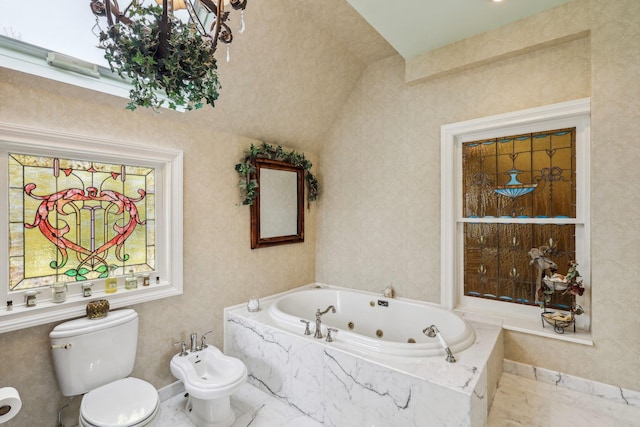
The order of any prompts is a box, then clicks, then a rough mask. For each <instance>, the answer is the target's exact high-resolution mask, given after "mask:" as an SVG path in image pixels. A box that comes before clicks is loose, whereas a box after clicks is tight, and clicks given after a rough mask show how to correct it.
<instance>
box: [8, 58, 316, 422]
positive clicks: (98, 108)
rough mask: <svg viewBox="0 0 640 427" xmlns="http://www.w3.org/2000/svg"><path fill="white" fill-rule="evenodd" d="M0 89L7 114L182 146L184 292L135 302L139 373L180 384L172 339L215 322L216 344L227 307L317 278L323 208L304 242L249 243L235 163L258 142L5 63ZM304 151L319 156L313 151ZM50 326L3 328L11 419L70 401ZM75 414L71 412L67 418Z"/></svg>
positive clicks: (45, 415) (39, 414)
mask: <svg viewBox="0 0 640 427" xmlns="http://www.w3.org/2000/svg"><path fill="white" fill-rule="evenodd" d="M0 93H1V94H2V95H1V97H2V101H1V103H0V118H1V120H2V121H3V122H7V123H13V124H19V125H26V126H31V127H40V128H45V129H51V130H57V131H64V132H73V133H75V134H80V135H90V136H95V137H104V138H107V139H111V140H119V141H129V142H132V143H138V144H146V145H154V146H163V147H173V148H179V149H182V150H184V295H183V296H179V297H174V298H168V299H164V300H160V301H154V302H149V303H145V304H140V305H136V306H134V307H133V308H135V309H136V310H137V311H138V313H139V314H140V333H139V336H140V341H139V344H138V356H137V359H136V365H135V369H134V373H133V375H135V376H137V377H139V378H143V379H146V380H148V381H150V382H151V383H152V384H153V385H155V386H156V387H158V388H159V387H162V386H165V385H167V384H170V383H172V382H174V381H175V378H174V377H173V376H172V375H171V373H170V372H169V359H170V357H171V356H172V355H173V354H175V353H176V348H175V347H174V346H173V343H174V342H176V341H179V340H188V337H189V334H190V333H191V332H197V333H199V334H200V333H202V332H207V331H209V330H213V334H212V335H213V336H211V339H212V341H211V342H212V343H214V344H216V345H218V346H222V332H223V331H222V326H223V323H222V315H223V308H224V307H225V306H229V305H233V304H238V303H241V302H244V301H246V300H247V299H248V298H249V297H250V296H252V295H256V296H258V297H262V296H266V295H270V294H273V293H276V292H281V291H284V290H286V289H290V288H293V287H296V286H300V285H303V284H307V283H311V282H313V281H314V279H315V230H316V225H315V222H316V221H315V217H316V212H317V207H316V206H314V205H312V207H311V210H310V211H306V210H305V224H306V233H305V242H304V243H299V244H295V245H286V246H280V247H272V248H265V249H259V250H251V248H250V239H249V208H248V207H247V206H239V205H238V203H239V202H240V193H239V191H238V188H237V182H238V179H239V178H238V175H237V173H236V172H235V169H234V166H235V164H236V163H238V161H239V160H240V159H241V158H242V155H243V151H244V150H245V149H246V148H248V147H249V145H250V144H251V143H257V142H258V141H255V140H251V139H247V138H242V137H238V136H234V135H229V134H222V133H216V132H215V131H211V130H207V129H201V128H194V127H192V126H187V125H185V124H183V123H181V122H180V117H183V115H181V114H178V113H168V112H163V113H160V114H156V113H153V112H149V111H136V112H134V113H131V112H129V111H125V110H124V109H123V101H124V100H122V99H116V98H112V97H109V96H106V95H101V94H97V93H95V92H89V91H85V90H81V89H78V88H73V87H70V86H67V85H62V84H56V83H51V82H48V81H44V80H42V79H37V78H33V77H31V76H27V75H24V74H20V73H16V72H12V71H8V70H6V69H2V68H0ZM269 142H276V143H277V141H269ZM291 148H297V147H291ZM305 154H306V155H307V156H308V157H309V159H310V160H311V161H312V162H313V163H316V162H315V160H316V159H317V155H316V154H315V153H313V152H309V151H306V152H305ZM317 169H318V165H314V168H313V171H314V172H315V171H317ZM53 326H54V325H53V324H49V325H43V326H39V327H35V328H30V329H24V330H19V331H15V332H10V333H5V334H0V354H1V357H2V359H1V362H0V379H1V381H0V386H6V385H11V386H13V387H16V388H18V390H19V392H20V395H21V397H22V399H23V409H22V411H21V413H20V414H19V415H18V416H17V417H16V418H14V420H12V421H10V422H9V423H7V424H6V425H7V426H8V427H15V426H24V427H31V426H45V425H54V424H55V419H56V415H57V411H58V409H59V408H60V406H62V404H63V402H64V401H65V399H64V398H63V397H62V395H61V394H60V392H59V391H58V385H57V383H56V379H55V375H54V372H53V366H52V360H51V354H50V351H49V347H48V346H49V343H48V333H49V332H50V331H51V329H52V327H53ZM68 413H69V415H71V414H72V411H68ZM75 416H77V412H76V415H75ZM72 422H73V421H72V419H70V418H67V421H66V425H74V424H72Z"/></svg>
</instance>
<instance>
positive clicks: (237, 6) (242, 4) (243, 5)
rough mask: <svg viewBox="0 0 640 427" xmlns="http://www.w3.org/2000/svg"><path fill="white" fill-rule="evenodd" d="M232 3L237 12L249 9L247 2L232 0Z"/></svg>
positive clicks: (245, 0)
mask: <svg viewBox="0 0 640 427" xmlns="http://www.w3.org/2000/svg"><path fill="white" fill-rule="evenodd" d="M230 3H231V7H233V8H234V9H235V10H245V9H246V8H247V0H231V1H230Z"/></svg>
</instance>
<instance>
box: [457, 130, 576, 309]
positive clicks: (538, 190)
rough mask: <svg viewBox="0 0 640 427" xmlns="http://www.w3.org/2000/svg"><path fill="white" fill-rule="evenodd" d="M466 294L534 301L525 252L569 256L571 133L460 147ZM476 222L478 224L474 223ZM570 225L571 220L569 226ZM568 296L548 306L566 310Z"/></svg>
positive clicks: (556, 257)
mask: <svg viewBox="0 0 640 427" xmlns="http://www.w3.org/2000/svg"><path fill="white" fill-rule="evenodd" d="M462 150H463V154H462V162H463V183H462V186H463V195H464V196H463V217H464V293H465V295H467V296H475V297H480V298H489V299H496V300H501V301H506V302H512V303H520V304H530V305H534V304H535V290H536V275H537V272H536V271H535V269H534V266H533V265H531V264H530V261H531V258H530V257H529V255H528V252H529V250H530V249H531V248H538V247H541V246H546V247H548V248H549V253H550V254H551V255H550V256H551V258H552V259H553V260H554V261H555V262H556V263H557V264H558V266H560V267H559V269H560V270H561V271H562V272H566V267H564V266H565V265H566V263H567V262H568V261H569V260H570V259H575V224H562V219H563V218H575V216H576V182H575V179H576V173H575V168H576V166H575V164H576V163H575V162H576V160H575V159H576V153H575V150H576V148H575V128H569V129H556V130H551V131H545V132H538V133H528V134H522V135H512V136H507V137H500V138H494V139H488V140H480V141H472V142H466V143H464V144H463V148H462ZM476 219H477V220H476ZM568 222H570V221H568ZM568 303H569V299H568V297H562V296H561V295H560V296H554V300H553V301H552V306H554V305H555V306H556V307H558V308H566V306H567V304H568Z"/></svg>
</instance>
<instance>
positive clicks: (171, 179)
mask: <svg viewBox="0 0 640 427" xmlns="http://www.w3.org/2000/svg"><path fill="white" fill-rule="evenodd" d="M0 150H1V151H2V152H1V153H0V162H3V164H4V165H5V166H6V162H7V158H6V153H7V150H15V151H17V152H21V153H25V154H27V153H29V154H38V153H41V154H42V155H46V156H51V155H52V154H53V153H55V154H56V155H66V156H70V158H74V159H78V158H87V159H95V158H96V156H99V157H98V158H99V159H100V160H102V161H112V162H117V163H120V162H122V160H123V159H124V160H125V161H127V162H136V164H139V165H149V166H152V167H154V168H156V171H157V176H156V184H157V186H158V187H160V186H161V187H162V191H161V192H158V193H157V194H156V271H155V273H153V274H152V276H154V277H152V280H151V282H152V284H151V286H149V287H142V286H141V287H139V288H138V289H135V290H127V291H125V290H124V289H121V290H119V291H118V292H116V293H114V294H106V293H105V292H104V285H103V283H104V280H102V279H95V280H93V281H92V282H94V283H95V285H96V286H94V291H93V295H92V296H91V297H90V298H84V297H82V293H81V289H80V287H81V283H82V282H74V283H71V282H70V283H69V296H68V297H67V301H65V302H63V303H52V302H51V301H50V299H51V298H50V295H46V294H45V293H44V292H43V293H42V294H41V295H38V303H37V305H36V306H35V307H26V306H25V304H24V291H9V290H8V286H7V283H8V278H9V267H8V256H9V254H8V241H9V236H8V227H7V224H8V203H9V202H8V194H7V188H6V179H7V175H5V176H4V177H2V179H0V182H2V183H3V185H2V186H0V242H2V244H1V245H0V284H1V285H0V286H2V288H0V333H3V332H8V331H13V330H17V329H22V328H28V327H32V326H36V325H40V324H45V323H49V322H53V321H58V320H65V319H68V318H71V317H78V316H82V315H84V314H85V306H86V304H87V303H88V302H89V301H91V300H95V299H107V300H109V304H110V306H111V308H120V307H126V306H130V305H132V304H139V303H142V302H146V301H152V300H157V299H161V298H167V297H171V296H175V295H180V294H182V292H183V259H182V252H183V251H182V245H183V241H182V233H183V228H182V227H183V225H182V224H183V197H182V194H183V176H182V175H183V153H182V151H181V150H173V149H167V148H162V147H157V146H144V145H136V144H131V143H125V142H121V141H110V140H104V139H98V138H94V137H88V136H82V135H73V134H67V133H60V132H53V131H49V130H45V129H36V128H28V127H23V126H16V125H12V124H7V123H1V122H0ZM2 171H3V173H4V174H8V171H7V168H6V167H3V168H2ZM156 275H157V276H159V277H160V283H159V284H156V283H155V276H156ZM9 299H10V300H12V301H13V304H14V308H13V310H12V311H7V310H6V301H7V300H9Z"/></svg>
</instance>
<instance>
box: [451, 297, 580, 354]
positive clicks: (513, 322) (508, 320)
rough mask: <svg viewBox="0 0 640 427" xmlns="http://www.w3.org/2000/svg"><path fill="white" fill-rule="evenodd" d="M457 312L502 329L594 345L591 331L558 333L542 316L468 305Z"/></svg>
mask: <svg viewBox="0 0 640 427" xmlns="http://www.w3.org/2000/svg"><path fill="white" fill-rule="evenodd" d="M455 312H456V313H457V314H458V315H460V316H461V317H462V318H463V319H465V320H469V321H476V322H480V323H488V324H492V325H496V324H498V325H501V326H502V329H505V330H507V331H514V332H520V333H523V334H529V335H536V336H539V337H544V338H551V339H556V340H560V341H566V342H571V343H575V344H582V345H587V346H593V339H592V336H591V333H590V332H588V331H584V330H581V329H576V332H575V333H574V332H573V331H572V330H567V332H566V333H564V334H557V333H555V332H554V331H553V327H551V326H548V327H543V326H542V323H541V321H540V318H537V319H535V318H529V317H526V318H525V317H520V316H504V315H498V314H496V313H486V312H480V311H477V310H470V309H469V308H468V307H465V308H458V309H456V310H455Z"/></svg>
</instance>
